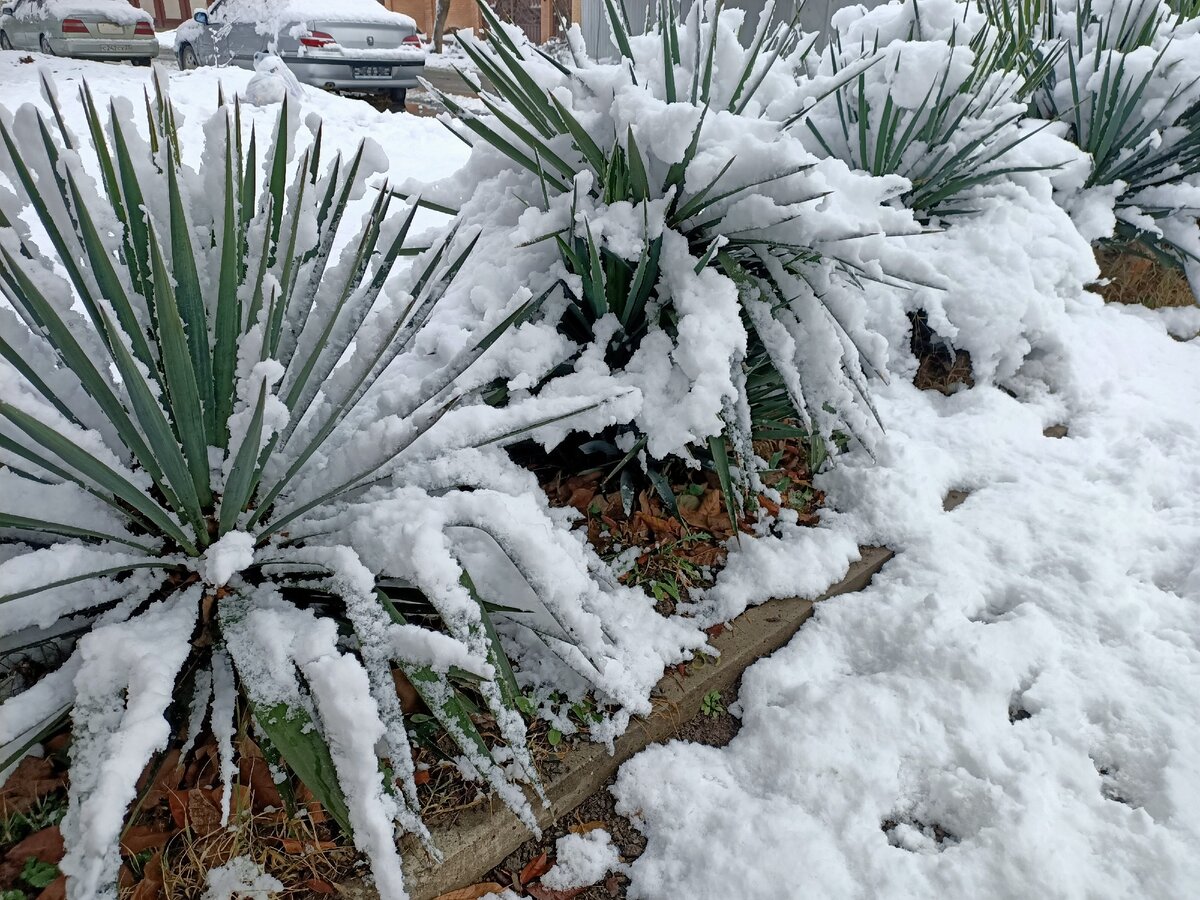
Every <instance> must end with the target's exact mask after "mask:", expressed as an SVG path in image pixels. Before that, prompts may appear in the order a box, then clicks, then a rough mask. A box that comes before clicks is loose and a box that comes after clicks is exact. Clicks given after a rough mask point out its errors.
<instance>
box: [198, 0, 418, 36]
mask: <svg viewBox="0 0 1200 900" xmlns="http://www.w3.org/2000/svg"><path fill="white" fill-rule="evenodd" d="M213 22H214V23H215V22H223V23H224V22H255V23H257V24H258V31H259V32H260V33H273V34H278V33H280V32H282V31H283V30H284V29H285V28H287V27H288V26H290V25H291V24H293V23H295V22H322V23H335V22H367V23H372V24H378V25H403V26H407V27H409V28H411V29H412V30H414V31H415V30H416V22H415V21H414V20H413V18H412V17H411V16H406V15H404V14H403V13H397V12H392V11H390V10H389V9H387V8H386V7H385V6H383V4H381V3H378V2H376V0H338V3H337V4H336V5H331V4H329V3H328V2H326V0H285V2H283V3H280V2H278V0H227V2H226V3H225V4H223V6H222V9H221V11H220V14H219V15H218V16H215V17H214V18H213Z"/></svg>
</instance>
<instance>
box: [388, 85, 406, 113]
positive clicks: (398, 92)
mask: <svg viewBox="0 0 1200 900" xmlns="http://www.w3.org/2000/svg"><path fill="white" fill-rule="evenodd" d="M388 93H389V94H390V95H391V98H392V103H394V104H396V106H398V107H400V108H401V109H403V108H404V101H405V100H406V99H408V88H392V90H390V91H389V92H388Z"/></svg>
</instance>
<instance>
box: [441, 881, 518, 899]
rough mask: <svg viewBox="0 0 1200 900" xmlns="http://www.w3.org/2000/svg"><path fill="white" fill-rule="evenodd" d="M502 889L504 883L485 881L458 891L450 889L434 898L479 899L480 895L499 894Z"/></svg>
mask: <svg viewBox="0 0 1200 900" xmlns="http://www.w3.org/2000/svg"><path fill="white" fill-rule="evenodd" d="M502 890H504V885H501V884H496V882H494V881H483V882H480V883H479V884H473V885H471V886H469V887H464V888H459V889H458V890H456V891H450V892H449V893H446V894H439V895H438V896H437V897H434V898H433V900H479V898H480V897H486V896H487V895H488V894H498V893H500V892H501V891H502Z"/></svg>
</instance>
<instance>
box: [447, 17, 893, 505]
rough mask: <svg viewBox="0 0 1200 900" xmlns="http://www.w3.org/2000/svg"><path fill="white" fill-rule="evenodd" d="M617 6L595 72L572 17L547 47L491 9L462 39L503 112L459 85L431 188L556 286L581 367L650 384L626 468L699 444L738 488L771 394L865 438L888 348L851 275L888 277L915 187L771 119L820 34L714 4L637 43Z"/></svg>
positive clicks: (522, 265)
mask: <svg viewBox="0 0 1200 900" xmlns="http://www.w3.org/2000/svg"><path fill="white" fill-rule="evenodd" d="M607 6H608V15H609V18H610V22H611V25H612V31H613V36H614V40H615V44H616V47H617V48H618V51H619V56H618V57H617V59H615V60H613V61H607V62H600V61H596V60H593V59H590V58H589V57H588V56H587V53H586V51H585V49H584V47H583V42H582V38H581V36H580V34H579V32H578V29H572V30H571V31H570V32H568V35H567V42H568V51H569V52H568V53H567V54H566V55H565V56H564V58H561V59H555V58H551V57H550V56H548V55H546V54H544V53H542V52H541V51H539V50H537V49H536V48H533V47H531V46H530V45H529V44H528V42H527V41H526V40H525V39H524V36H523V35H522V34H521V33H520V32H519V31H517V30H516V29H512V28H511V27H509V26H506V25H504V24H502V23H500V22H499V21H498V20H497V19H496V18H495V16H494V14H493V13H492V12H491V10H490V9H489V8H488V7H487V6H486V5H485V4H482V3H481V7H482V9H483V13H484V16H485V17H486V19H487V21H488V25H489V31H488V38H487V42H486V43H485V42H482V41H479V40H477V39H474V38H472V37H470V36H463V37H462V39H461V41H460V43H461V46H462V47H463V49H464V51H465V52H466V53H467V54H468V55H469V56H470V58H471V59H472V60H473V62H474V63H475V65H476V67H477V69H478V71H479V73H480V74H481V75H484V76H486V78H487V79H488V81H489V82H490V83H491V85H493V86H494V88H495V93H494V94H491V93H489V92H487V91H484V92H483V93H482V94H481V99H482V101H483V103H484V104H485V106H486V108H487V110H488V113H487V114H475V113H473V112H472V111H470V110H468V109H466V108H464V107H462V106H461V105H460V104H459V103H457V102H456V101H455V100H454V98H453V97H447V96H443V98H442V99H443V101H444V102H445V103H446V105H447V107H448V108H449V109H450V111H451V112H452V113H453V114H454V117H455V121H454V122H453V123H452V124H453V127H454V129H455V131H456V133H458V134H459V135H460V136H461V137H463V139H464V140H465V141H467V142H468V143H470V144H472V146H473V147H474V148H475V150H474V153H473V154H472V158H471V160H470V161H469V162H468V164H467V166H466V167H465V168H464V169H463V170H462V172H461V173H460V174H459V175H457V176H455V178H453V179H450V180H448V181H447V182H445V183H444V184H442V185H440V186H436V187H435V189H434V191H436V194H431V196H436V198H437V199H438V202H439V203H443V204H444V205H445V206H447V207H450V208H455V209H458V210H459V211H460V214H461V218H462V221H463V222H465V223H469V224H475V223H479V224H481V225H483V226H484V236H483V238H482V241H481V247H480V252H481V254H482V255H483V256H484V258H491V257H493V256H495V257H497V258H498V257H499V256H500V254H501V253H503V255H504V261H503V263H498V264H497V267H496V272H497V274H498V275H499V276H501V277H512V278H517V279H520V280H530V281H531V283H533V284H535V285H541V284H544V283H548V282H550V281H552V280H554V281H558V282H560V283H561V285H562V287H561V288H556V289H555V292H554V293H553V295H552V296H551V298H550V299H548V301H547V303H546V305H545V307H544V308H543V314H544V317H545V319H547V320H554V321H556V322H557V323H558V325H559V327H560V329H561V330H562V332H563V333H565V334H566V335H567V336H569V337H570V338H571V339H572V340H573V341H574V342H575V344H576V346H577V350H576V354H575V356H574V358H572V359H568V360H566V366H565V367H566V369H567V370H568V371H570V372H571V373H572V374H573V375H575V376H579V377H583V376H600V375H604V376H606V377H611V378H614V379H616V380H617V381H618V382H619V383H621V384H625V385H628V386H630V387H634V388H636V389H637V390H638V391H639V392H640V396H641V398H642V405H641V408H640V409H639V411H638V413H637V415H636V417H635V421H634V423H633V430H632V431H631V432H630V433H629V434H627V435H625V436H624V437H625V438H626V439H627V440H626V442H625V443H623V444H621V450H622V452H624V451H628V452H629V456H628V458H632V457H633V456H634V455H635V454H636V452H638V451H641V450H642V449H645V451H646V452H647V453H648V454H649V456H650V457H651V458H653V459H662V458H664V457H666V456H669V455H679V456H683V457H685V458H690V457H691V456H692V454H693V452H694V451H695V450H696V449H697V448H699V449H700V451H701V452H702V453H705V454H711V456H712V459H713V462H714V463H715V465H716V467H717V470H718V473H719V474H721V475H722V477H723V478H724V479H725V480H726V482H728V475H729V469H728V467H727V466H726V465H725V459H726V452H727V446H728V447H731V448H732V450H733V452H734V454H735V455H736V456H737V458H738V459H740V460H741V461H742V463H743V464H748V463H750V462H751V458H752V454H751V453H750V449H749V436H750V434H751V429H752V423H753V422H754V420H755V419H758V420H760V421H761V419H762V418H763V408H761V407H757V406H755V405H753V401H754V399H755V398H756V397H760V396H761V397H767V398H769V399H770V401H771V403H770V411H769V416H777V415H778V416H785V417H786V418H789V419H793V420H798V421H799V422H801V423H803V426H804V429H805V430H807V431H810V432H815V433H816V434H819V435H824V436H826V437H828V436H829V435H830V434H831V433H832V432H833V431H836V430H839V429H841V430H843V431H846V432H850V433H853V434H857V435H860V436H863V437H866V436H867V435H868V434H869V433H870V432H871V430H872V428H873V427H874V425H873V423H872V418H871V412H870V403H869V400H868V399H867V393H868V389H867V384H866V378H865V376H864V367H867V368H868V369H869V368H870V367H871V365H872V362H873V360H872V358H871V357H872V354H873V353H874V351H876V350H878V349H879V347H878V343H877V342H876V338H875V337H874V336H872V335H870V334H868V333H866V332H865V330H864V329H863V328H861V321H862V307H861V297H860V295H859V292H858V289H857V279H860V278H870V279H885V278H886V277H887V276H886V274H885V267H884V266H883V265H882V264H881V262H880V256H879V254H880V253H882V252H884V249H883V248H882V246H881V245H882V244H883V243H884V238H883V235H884V234H885V233H888V232H892V231H902V230H912V229H913V228H914V225H913V221H912V218H911V216H910V215H909V214H908V213H907V212H906V211H904V210H902V209H894V208H889V207H886V206H885V205H884V203H885V201H886V200H887V199H889V198H890V197H892V196H894V195H895V194H897V193H899V191H900V190H901V189H902V187H903V182H902V181H901V180H900V179H898V178H892V179H876V178H872V177H870V176H869V175H867V174H865V173H853V172H851V171H850V170H849V169H848V168H847V167H846V166H845V164H844V163H842V162H841V161H838V160H819V159H817V158H816V157H815V156H813V155H812V154H811V153H810V152H808V150H806V149H805V147H804V146H803V144H802V143H801V142H800V141H799V140H798V139H797V138H795V137H794V136H792V135H789V134H787V133H785V132H784V130H783V128H782V126H781V123H780V122H779V121H777V120H776V118H774V117H773V116H772V115H768V108H769V107H771V105H772V104H779V103H788V102H794V100H795V94H796V82H795V78H796V73H797V70H798V68H799V67H800V66H801V61H802V60H803V58H804V56H805V55H806V54H807V53H808V52H809V50H810V49H811V46H812V43H813V41H814V40H815V37H814V36H812V35H803V34H801V33H799V32H798V31H797V30H796V29H795V27H794V26H793V24H790V23H783V24H780V25H776V24H773V21H774V20H773V16H772V12H773V9H772V7H771V5H770V4H769V5H768V9H767V10H765V12H764V13H763V15H762V17H761V18H760V21H759V25H758V30H757V32H756V33H755V35H754V36H753V38H752V39H751V40H750V41H749V42H748V43H746V44H744V43H742V42H741V41H740V40H739V37H738V34H739V29H740V27H741V24H742V19H743V13H742V11H741V10H722V8H721V4H720V3H709V4H704V3H694V4H692V6H691V9H690V11H689V13H688V15H687V17H686V18H685V19H683V20H680V19H679V18H678V14H677V12H676V11H675V9H674V8H673V7H672V5H671V4H669V3H662V4H659V5H658V19H657V22H655V23H652V24H651V25H650V27H649V28H648V29H647V30H646V31H645V32H644V33H642V34H634V33H632V31H631V29H630V27H629V24H628V22H627V21H625V20H624V18H623V13H622V12H621V11H620V10H618V8H617V6H616V4H614V3H609V4H608V5H607ZM464 77H465V78H468V79H470V78H471V76H469V75H466V74H464ZM506 242H507V243H506ZM514 244H515V245H517V246H515V247H514ZM536 289H537V287H535V290H536ZM560 371H561V370H560ZM751 374H752V375H753V377H754V378H755V379H756V382H757V383H756V385H755V390H754V391H751V390H750V389H749V385H748V376H749V375H751ZM764 378H765V381H766V383H765V384H764V383H763V379H764ZM780 399H782V401H783V403H782V404H780V403H779V402H778V401H780ZM746 467H747V466H746V465H744V466H743V469H745V468H746ZM726 493H727V495H728V494H729V491H728V490H726Z"/></svg>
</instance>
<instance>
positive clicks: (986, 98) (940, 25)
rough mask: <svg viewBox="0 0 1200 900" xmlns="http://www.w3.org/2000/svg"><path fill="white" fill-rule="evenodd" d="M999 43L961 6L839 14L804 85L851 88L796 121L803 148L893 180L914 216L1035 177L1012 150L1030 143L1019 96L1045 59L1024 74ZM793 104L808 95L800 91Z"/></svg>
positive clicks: (997, 35)
mask: <svg viewBox="0 0 1200 900" xmlns="http://www.w3.org/2000/svg"><path fill="white" fill-rule="evenodd" d="M1011 27H1015V26H1014V24H1013V23H1010V24H1009V26H1006V28H1011ZM1008 34H1010V32H1009V31H1007V30H1006V29H1004V28H1001V29H996V28H992V27H990V26H989V24H988V22H987V19H986V18H985V17H984V15H983V13H982V12H981V11H980V10H979V9H978V8H977V7H975V6H974V5H973V4H966V3H954V2H948V3H921V2H919V0H908V2H906V3H903V4H893V5H890V6H884V7H878V8H876V9H875V10H872V11H870V12H868V11H866V10H865V9H864V8H863V7H861V6H859V7H851V8H850V9H848V10H845V11H843V12H840V13H839V14H838V15H837V16H835V17H834V21H833V27H832V28H831V33H830V42H829V46H828V48H827V49H826V50H825V52H824V53H822V54H821V57H820V61H819V64H818V65H817V66H815V67H814V68H815V72H814V80H817V79H831V80H832V79H835V78H837V77H838V76H839V75H841V74H842V73H849V74H850V76H851V77H844V78H842V79H841V84H840V85H839V87H838V88H837V89H836V90H835V91H833V92H832V94H830V95H828V96H826V97H825V98H824V99H822V100H821V102H819V103H817V104H815V105H813V106H810V107H808V108H807V109H805V110H803V112H802V115H801V127H802V128H803V129H804V130H806V131H807V132H808V136H809V138H810V146H812V147H813V149H814V150H816V151H818V152H823V153H824V154H826V155H828V156H834V157H837V158H838V159H841V160H844V161H845V162H846V163H848V164H849V165H851V166H853V167H855V168H858V169H863V170H865V171H868V172H871V173H872V174H875V175H889V174H896V175H903V176H904V177H905V178H907V179H908V180H909V182H910V183H911V184H910V187H909V189H908V190H907V191H906V192H905V193H904V195H903V197H902V200H903V202H904V203H905V204H906V205H908V206H909V207H911V208H912V209H914V210H917V211H918V212H920V213H924V214H926V215H933V214H940V215H947V214H950V213H953V212H955V211H962V210H961V208H959V207H961V205H962V201H963V199H964V194H965V193H966V192H967V191H970V190H971V189H972V188H974V187H976V186H979V185H985V184H992V183H996V182H1000V181H1003V180H1004V179H1006V178H1007V177H1008V176H1010V175H1013V174H1015V173H1018V172H1024V171H1029V170H1030V168H1036V167H1031V166H1029V165H1028V164H1026V163H1025V162H1024V161H1023V160H1019V159H1017V158H1016V156H1015V154H1014V153H1013V151H1014V150H1015V149H1016V148H1017V146H1018V145H1020V144H1021V143H1023V142H1024V141H1026V140H1027V139H1029V138H1030V137H1031V136H1033V135H1034V134H1036V132H1037V129H1036V128H1031V127H1022V126H1021V123H1022V119H1024V118H1025V114H1026V100H1025V94H1026V93H1027V91H1028V90H1030V89H1031V88H1030V85H1031V84H1036V83H1038V82H1040V79H1041V78H1042V77H1044V73H1045V71H1046V68H1047V66H1048V65H1049V64H1050V63H1051V62H1052V60H1051V59H1043V60H1041V61H1040V63H1037V62H1035V63H1033V64H1031V65H1029V66H1024V65H1023V64H1022V63H1024V62H1025V61H1026V59H1027V57H1026V56H1025V55H1023V54H1022V53H1021V52H1020V45H1019V44H1017V43H1016V42H1015V41H1013V40H1010V39H1006V37H1005V35H1008ZM1023 70H1024V71H1023ZM855 72H857V74H855ZM799 93H800V95H801V96H804V95H805V94H807V93H808V92H807V91H806V90H805V86H804V85H803V84H802V85H801V89H800V91H799ZM967 206H968V207H969V204H967Z"/></svg>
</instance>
